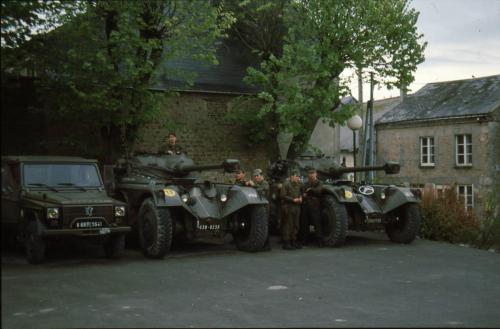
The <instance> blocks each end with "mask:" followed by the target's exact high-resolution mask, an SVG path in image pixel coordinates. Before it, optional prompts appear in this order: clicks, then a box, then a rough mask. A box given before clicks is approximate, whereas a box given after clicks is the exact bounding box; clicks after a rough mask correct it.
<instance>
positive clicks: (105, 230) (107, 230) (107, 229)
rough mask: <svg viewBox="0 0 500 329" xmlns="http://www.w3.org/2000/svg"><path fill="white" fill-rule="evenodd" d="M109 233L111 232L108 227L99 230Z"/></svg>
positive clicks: (102, 232)
mask: <svg viewBox="0 0 500 329" xmlns="http://www.w3.org/2000/svg"><path fill="white" fill-rule="evenodd" d="M109 233H111V230H110V229H109V227H103V228H101V229H100V230H99V234H109Z"/></svg>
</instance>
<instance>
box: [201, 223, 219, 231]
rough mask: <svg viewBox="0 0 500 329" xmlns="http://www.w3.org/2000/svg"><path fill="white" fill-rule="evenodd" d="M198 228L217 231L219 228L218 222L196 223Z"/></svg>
mask: <svg viewBox="0 0 500 329" xmlns="http://www.w3.org/2000/svg"><path fill="white" fill-rule="evenodd" d="M198 229H199V230H210V231H218V230H220V225H219V224H210V225H208V224H198Z"/></svg>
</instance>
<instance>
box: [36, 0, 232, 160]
mask: <svg viewBox="0 0 500 329" xmlns="http://www.w3.org/2000/svg"><path fill="white" fill-rule="evenodd" d="M31 3H38V1H31ZM49 3H53V4H54V3H56V4H60V6H58V7H57V6H56V7H57V8H53V10H52V11H51V12H50V14H51V15H54V16H56V17H58V20H60V21H69V22H68V23H66V24H64V25H63V26H61V27H59V28H57V29H56V30H53V31H52V32H51V33H48V34H40V35H38V36H36V37H35V38H33V39H32V41H31V42H30V43H29V45H28V46H27V47H29V49H30V51H31V52H32V53H33V56H34V57H35V58H36V61H37V66H39V67H40V68H43V69H42V70H40V72H38V73H39V81H40V83H41V85H42V86H43V87H44V88H45V89H44V92H43V97H44V99H45V101H46V103H47V104H48V108H50V110H51V115H52V116H53V117H56V116H60V117H64V118H70V119H72V120H75V121H81V122H82V123H85V124H89V125H90V124H93V125H94V126H95V128H96V130H97V131H98V129H101V128H104V129H101V131H103V132H105V135H106V134H107V136H104V137H105V138H107V139H110V140H112V141H113V143H111V144H110V148H111V149H110V150H108V151H110V152H111V151H116V150H120V148H121V147H122V146H124V145H123V144H122V143H123V142H126V143H127V144H128V145H130V144H133V142H134V140H135V138H136V131H137V128H138V127H139V126H141V125H143V124H145V123H147V122H150V121H151V120H153V119H155V118H156V117H157V115H158V113H159V111H160V103H161V99H162V97H163V95H162V94H159V93H155V92H154V91H152V90H151V86H152V85H151V84H152V83H153V82H154V81H155V80H156V79H158V78H159V77H160V76H161V78H162V79H165V78H167V79H168V78H171V77H175V79H176V80H179V81H184V82H186V83H188V84H189V83H191V82H192V79H193V78H194V77H193V76H189V75H186V74H182V72H179V71H178V70H172V69H170V68H168V67H167V66H166V65H164V63H165V61H167V60H171V59H178V58H187V57H191V58H193V59H196V60H199V61H204V62H206V63H210V64H216V63H217V60H216V57H215V51H216V47H217V41H218V40H220V39H221V38H224V37H226V36H227V35H226V31H227V30H228V28H229V27H230V26H231V24H232V23H233V21H234V19H233V17H232V15H231V14H229V13H227V12H226V11H225V10H224V7H223V3H221V4H219V5H218V6H214V5H212V4H211V3H210V2H208V1H204V0H191V1H184V0H166V1H158V0H140V1H113V0H95V1H89V2H87V1H82V2H78V4H80V5H81V6H80V9H79V12H78V15H76V17H75V15H74V13H71V15H70V14H69V13H68V12H67V11H66V10H65V7H64V6H63V4H64V3H62V2H57V1H52V2H50V1H49ZM68 16H70V17H68ZM69 18H71V19H69ZM48 19H49V20H52V19H53V18H52V16H48ZM117 135H118V136H117Z"/></svg>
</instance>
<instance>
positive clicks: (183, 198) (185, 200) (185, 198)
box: [181, 194, 189, 203]
mask: <svg viewBox="0 0 500 329" xmlns="http://www.w3.org/2000/svg"><path fill="white" fill-rule="evenodd" d="M181 200H182V202H185V203H186V202H188V200H189V195H187V194H183V195H182V196H181Z"/></svg>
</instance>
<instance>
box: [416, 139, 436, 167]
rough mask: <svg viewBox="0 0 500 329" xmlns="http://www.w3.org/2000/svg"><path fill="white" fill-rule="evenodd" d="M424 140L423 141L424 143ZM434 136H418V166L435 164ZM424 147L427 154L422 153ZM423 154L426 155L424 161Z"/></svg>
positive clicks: (432, 165)
mask: <svg viewBox="0 0 500 329" xmlns="http://www.w3.org/2000/svg"><path fill="white" fill-rule="evenodd" d="M424 141H425V143H424ZM431 142H432V143H431ZM434 145H435V144H434V136H425V137H420V166H421V167H434V166H436V158H435V152H434V150H435V146H434ZM424 148H425V150H426V153H427V154H424ZM424 156H427V162H424V161H423V159H424Z"/></svg>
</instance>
